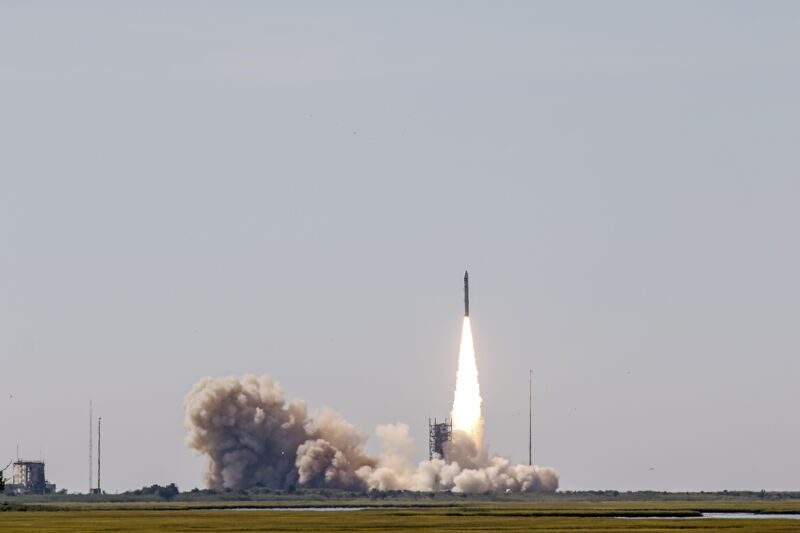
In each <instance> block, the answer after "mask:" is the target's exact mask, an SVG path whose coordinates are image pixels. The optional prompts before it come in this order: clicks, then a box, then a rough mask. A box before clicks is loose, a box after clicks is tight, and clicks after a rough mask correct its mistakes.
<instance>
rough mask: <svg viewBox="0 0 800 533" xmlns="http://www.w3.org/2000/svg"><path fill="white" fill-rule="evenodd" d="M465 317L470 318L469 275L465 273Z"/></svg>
mask: <svg viewBox="0 0 800 533" xmlns="http://www.w3.org/2000/svg"><path fill="white" fill-rule="evenodd" d="M464 316H469V274H468V273H467V271H466V270H465V271H464Z"/></svg>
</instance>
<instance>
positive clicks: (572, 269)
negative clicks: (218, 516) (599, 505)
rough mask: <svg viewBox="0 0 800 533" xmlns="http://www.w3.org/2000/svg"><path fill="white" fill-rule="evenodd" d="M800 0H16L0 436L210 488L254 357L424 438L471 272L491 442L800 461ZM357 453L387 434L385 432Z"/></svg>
mask: <svg viewBox="0 0 800 533" xmlns="http://www.w3.org/2000/svg"><path fill="white" fill-rule="evenodd" d="M798 94H800V3H797V2H788V1H787V2H764V1H758V2H755V1H753V2H734V1H719V2H710V1H707V2H697V1H694V0H693V1H686V2H679V1H672V2H638V1H631V2H593V1H586V2H547V3H545V2H464V1H458V2H434V3H431V2H402V3H400V2H394V3H388V2H368V1H365V2H337V3H335V5H334V3H333V2H319V3H309V2H284V3H268V2H198V1H191V2H188V1H187V2H127V3H125V2H100V1H98V2H31V1H9V0H6V1H3V2H2V3H0V361H1V363H2V364H1V366H0V368H1V372H2V374H1V375H2V386H1V387H0V388H1V389H2V395H0V462H1V463H3V464H5V462H6V461H8V460H10V459H12V458H13V457H14V455H15V453H16V451H15V450H16V445H17V444H19V447H20V452H21V455H22V456H24V457H26V458H38V457H40V456H41V457H43V458H44V459H45V460H46V461H47V467H46V468H47V476H48V478H49V479H50V480H51V481H53V482H55V483H56V484H57V485H58V486H59V488H61V487H63V488H67V489H69V490H70V491H73V490H80V491H85V490H86V488H87V485H88V479H87V477H88V466H87V453H88V451H87V439H88V428H87V425H88V421H87V417H88V413H87V404H88V401H89V399H90V398H92V399H93V400H94V403H95V407H96V409H95V412H96V414H98V415H100V416H102V417H103V428H104V429H103V434H104V441H103V458H104V459H103V477H104V482H103V485H104V488H106V489H108V490H111V491H114V490H125V489H133V488H138V487H141V486H142V485H145V484H147V485H149V484H152V483H162V484H163V483H170V482H175V483H177V484H178V485H179V487H180V488H181V489H190V488H192V487H195V486H201V471H202V468H203V465H204V463H205V459H199V458H195V457H193V456H192V455H191V453H190V452H189V451H188V450H187V448H186V447H185V446H184V444H183V439H184V436H185V432H184V429H183V426H182V421H183V412H182V408H181V403H182V401H183V398H184V396H185V395H186V393H187V392H188V391H189V389H190V388H191V386H192V385H193V384H194V383H195V381H197V380H198V379H199V378H202V377H204V376H221V375H241V374H244V373H254V374H264V373H266V374H270V375H272V376H273V377H274V378H275V379H277V380H278V381H279V382H280V383H281V384H282V385H283V386H284V387H285V388H286V391H287V395H288V396H289V397H290V398H295V397H297V398H303V399H306V400H307V401H308V402H309V404H310V406H311V407H317V408H319V407H322V406H330V407H332V408H334V409H336V410H338V411H340V412H341V413H342V414H343V415H344V417H345V418H346V419H348V420H349V421H351V422H352V423H354V424H355V425H357V426H358V427H361V428H363V429H364V430H366V431H369V432H372V431H373V429H374V427H375V426H376V425H377V424H380V423H388V422H406V423H408V424H409V425H410V426H411V431H412V435H413V436H414V437H415V441H416V445H417V450H418V458H419V459H423V458H427V422H428V417H429V416H430V417H433V416H436V417H439V418H441V417H443V416H446V415H448V414H449V410H450V407H451V403H452V396H453V387H454V383H455V372H456V359H457V350H458V340H459V335H460V327H461V315H462V277H463V273H464V269H465V268H468V269H469V271H470V280H471V291H470V292H471V294H470V296H471V315H472V319H473V328H474V332H475V344H476V350H477V355H478V368H479V370H480V377H481V387H482V390H483V398H484V416H485V418H486V431H485V435H486V441H487V442H488V443H489V446H490V449H491V451H494V452H498V453H501V454H504V455H510V456H511V457H512V459H514V460H515V461H520V462H524V461H527V394H528V390H527V386H528V382H527V371H528V368H533V369H534V373H535V377H534V381H535V385H534V388H535V390H534V403H535V406H534V459H535V462H536V463H538V464H542V465H550V466H554V467H555V468H557V469H558V471H559V472H560V474H561V488H562V489H565V490H577V489H605V488H609V489H620V490H627V489H647V488H652V489H659V490H701V489H705V490H710V489H725V488H727V489H734V488H746V489H762V488H763V489H795V490H796V489H798V479H800V454H798V449H799V448H800V426H799V425H798V424H797V420H798V418H800V412H799V407H798V406H799V405H800V387H798V378H799V377H800V357H798V355H799V354H798V352H799V351H800V328H799V327H798V318H799V317H800V305H799V304H798V302H800V282H798V272H800V248H798V240H797V235H798V227H800V210H798V205H799V204H798V202H800V174H799V173H798V163H799V161H798V153H800V152H798V146H799V141H800V131H799V130H800V126H799V125H800V98H798ZM370 450H372V451H376V450H377V446H376V442H375V439H374V437H373V438H372V439H371V440H370Z"/></svg>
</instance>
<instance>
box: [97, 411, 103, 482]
mask: <svg viewBox="0 0 800 533" xmlns="http://www.w3.org/2000/svg"><path fill="white" fill-rule="evenodd" d="M101 420H103V417H101V416H98V417H97V494H102V493H101V492H100V421H101Z"/></svg>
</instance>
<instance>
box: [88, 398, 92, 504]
mask: <svg viewBox="0 0 800 533" xmlns="http://www.w3.org/2000/svg"><path fill="white" fill-rule="evenodd" d="M91 493H92V400H89V494H91Z"/></svg>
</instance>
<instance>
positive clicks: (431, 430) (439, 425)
mask: <svg viewBox="0 0 800 533" xmlns="http://www.w3.org/2000/svg"><path fill="white" fill-rule="evenodd" d="M451 440H453V421H452V420H449V421H448V420H447V418H445V419H444V422H437V421H436V419H435V418H434V419H433V422H431V419H430V418H429V419H428V459H430V460H433V458H434V457H435V456H438V457H439V458H442V459H444V443H445V442H450V441H451Z"/></svg>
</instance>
